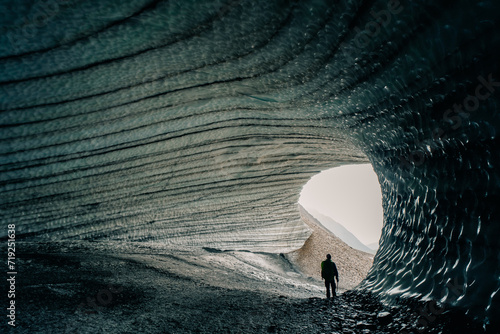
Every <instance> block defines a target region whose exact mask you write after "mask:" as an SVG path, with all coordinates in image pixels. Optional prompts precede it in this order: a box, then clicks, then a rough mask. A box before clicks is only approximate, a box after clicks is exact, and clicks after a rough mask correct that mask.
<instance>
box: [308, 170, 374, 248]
mask: <svg viewBox="0 0 500 334" xmlns="http://www.w3.org/2000/svg"><path fill="white" fill-rule="evenodd" d="M299 203H300V204H301V205H302V206H303V207H305V208H306V209H308V208H314V209H316V210H317V211H319V212H320V213H322V214H324V215H326V216H329V217H331V218H332V219H333V220H335V221H336V222H338V223H340V224H342V225H343V226H344V227H345V228H346V229H348V230H349V231H350V232H351V233H352V234H354V235H355V236H356V237H357V238H358V239H359V240H360V241H361V242H362V243H364V244H370V243H373V242H378V241H379V239H380V233H381V230H382V222H383V212H382V194H381V192H380V185H379V183H378V179H377V175H376V174H375V172H374V171H373V168H372V166H371V165H370V164H365V165H349V166H341V167H337V168H333V169H329V170H326V171H323V172H321V173H320V174H318V175H315V176H314V177H312V178H311V180H310V181H309V182H308V183H307V184H306V185H305V186H304V188H303V189H302V192H301V194H300V199H299Z"/></svg>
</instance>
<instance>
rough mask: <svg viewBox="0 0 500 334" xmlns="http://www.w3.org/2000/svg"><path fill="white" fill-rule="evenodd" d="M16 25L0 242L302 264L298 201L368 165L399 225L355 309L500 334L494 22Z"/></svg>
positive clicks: (173, 19) (165, 5) (35, 7)
mask: <svg viewBox="0 0 500 334" xmlns="http://www.w3.org/2000/svg"><path fill="white" fill-rule="evenodd" d="M0 12H1V13H3V15H2V20H1V22H0V27H1V28H0V111H1V112H0V127H1V131H0V136H1V137H0V159H1V160H0V161H1V164H0V193H1V200H0V208H1V220H2V230H1V231H0V236H1V237H2V240H4V241H6V240H7V236H8V235H7V233H8V232H7V229H6V226H7V225H10V224H15V226H16V241H17V242H18V243H22V242H39V243H52V242H54V245H56V244H57V243H55V242H59V241H80V240H81V241H91V242H100V241H102V242H113V243H114V244H121V245H123V244H126V243H135V244H137V243H138V242H139V243H140V242H144V243H147V242H157V243H163V244H165V245H167V246H168V247H171V248H173V249H175V248H178V249H185V248H189V247H205V248H210V249H219V250H245V251H253V252H271V253H282V252H288V251H291V250H294V249H297V248H300V247H301V246H302V244H303V243H304V241H305V240H306V239H307V238H308V236H309V234H310V231H309V229H308V228H307V226H305V225H304V223H303V222H302V221H301V219H300V215H299V211H298V209H297V202H298V198H299V194H300V191H301V188H302V186H303V185H304V184H305V183H306V182H307V181H308V180H309V179H310V178H311V177H312V176H313V175H315V174H317V173H319V172H320V171H322V170H325V169H328V168H333V167H336V166H341V165H345V164H353V163H354V164H356V163H367V162H369V163H371V164H372V165H373V168H374V170H375V172H376V173H377V176H378V178H379V180H380V184H381V189H382V193H383V208H384V226H383V231H382V238H381V241H380V249H379V251H378V252H377V254H376V255H375V258H374V263H373V266H372V268H371V270H370V271H369V273H368V276H367V277H366V279H365V280H364V281H363V282H362V283H361V284H360V285H359V286H358V287H357V289H358V290H360V291H370V292H371V293H374V294H377V295H380V296H382V297H383V298H388V299H390V298H421V299H423V300H426V299H427V300H431V299H432V300H436V301H439V302H441V303H444V304H445V305H450V306H449V307H453V308H456V309H459V310H463V311H464V312H465V313H466V314H468V315H470V316H471V317H473V318H474V319H477V320H478V321H480V322H482V323H484V324H492V323H495V322H498V316H499V315H500V314H499V310H500V294H499V291H500V255H499V254H500V252H499V247H500V238H499V237H498V236H499V235H500V221H499V220H500V207H499V206H498V203H499V202H500V201H499V199H500V198H499V195H500V194H499V189H500V178H499V177H500V175H499V167H500V152H499V137H498V136H497V133H496V132H497V131H498V130H499V129H500V112H498V111H499V108H500V107H499V105H500V94H499V91H500V67H499V65H500V63H499V56H500V34H499V33H498V31H499V30H500V2H498V1H494V0H484V1H465V0H459V1H446V0H441V1H430V0H414V1H398V0H364V1H363V0H304V1H293V0H278V1H267V0H266V1H265V0H256V1H234V0H214V1H201V0H169V1H161V0H133V1H118V0H106V1H97V0H90V1H73V0H47V1H42V0H27V1H13V0H11V1H9V0H6V1H2V2H0ZM497 112H498V113H497ZM2 293H3V292H2ZM2 316H3V315H2ZM269 328H271V327H269Z"/></svg>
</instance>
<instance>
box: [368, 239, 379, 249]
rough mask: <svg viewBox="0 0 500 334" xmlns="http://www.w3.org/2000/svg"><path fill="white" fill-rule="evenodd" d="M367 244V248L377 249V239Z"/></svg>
mask: <svg viewBox="0 0 500 334" xmlns="http://www.w3.org/2000/svg"><path fill="white" fill-rule="evenodd" d="M367 246H368V248H371V249H373V250H374V251H377V250H378V241H377V242H372V243H371V244H368V245H367Z"/></svg>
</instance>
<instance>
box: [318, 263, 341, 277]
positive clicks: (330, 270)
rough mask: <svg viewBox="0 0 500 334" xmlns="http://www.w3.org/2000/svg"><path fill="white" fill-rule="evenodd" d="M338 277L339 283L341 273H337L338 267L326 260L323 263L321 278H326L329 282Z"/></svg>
mask: <svg viewBox="0 0 500 334" xmlns="http://www.w3.org/2000/svg"><path fill="white" fill-rule="evenodd" d="M335 277H337V281H338V280H339V272H338V271H337V266H336V265H335V263H334V262H333V261H332V260H328V259H326V260H325V261H323V262H321V278H324V279H325V280H327V281H333V280H334V278H335Z"/></svg>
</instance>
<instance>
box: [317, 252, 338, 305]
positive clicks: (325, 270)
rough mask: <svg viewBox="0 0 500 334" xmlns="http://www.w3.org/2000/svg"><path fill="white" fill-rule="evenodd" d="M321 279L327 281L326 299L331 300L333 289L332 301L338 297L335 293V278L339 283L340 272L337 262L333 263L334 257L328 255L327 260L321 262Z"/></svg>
mask: <svg viewBox="0 0 500 334" xmlns="http://www.w3.org/2000/svg"><path fill="white" fill-rule="evenodd" d="M321 278H322V279H324V280H325V287H326V299H330V288H331V289H332V299H333V298H334V297H335V296H336V295H337V294H336V292H335V288H336V285H335V278H336V279H337V284H338V283H339V272H338V271H337V266H336V265H335V262H333V261H332V256H331V255H330V254H326V260H324V261H323V262H321Z"/></svg>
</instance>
